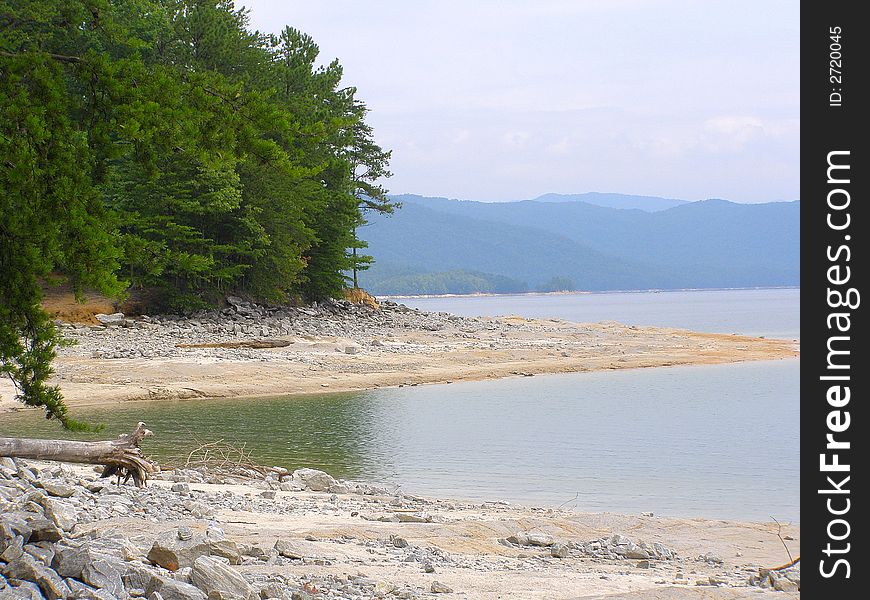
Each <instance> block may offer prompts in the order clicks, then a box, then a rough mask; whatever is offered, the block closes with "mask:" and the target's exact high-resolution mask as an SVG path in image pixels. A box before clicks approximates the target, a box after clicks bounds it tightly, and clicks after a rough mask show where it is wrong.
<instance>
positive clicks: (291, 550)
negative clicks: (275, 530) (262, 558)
mask: <svg viewBox="0 0 870 600" xmlns="http://www.w3.org/2000/svg"><path fill="white" fill-rule="evenodd" d="M275 551H276V552H277V553H278V555H279V556H283V557H284V558H290V559H292V560H301V559H302V558H303V557H304V556H305V554H304V553H303V552H302V550H301V549H300V548H298V547H297V546H296V545H295V544H293V543H292V542H289V541H287V540H282V539H279V540H278V541H276V542H275Z"/></svg>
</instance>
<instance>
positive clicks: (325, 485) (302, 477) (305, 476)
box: [291, 468, 338, 492]
mask: <svg viewBox="0 0 870 600" xmlns="http://www.w3.org/2000/svg"><path fill="white" fill-rule="evenodd" d="M291 478H292V479H293V481H297V482H299V483H301V484H302V485H304V486H305V488H307V489H309V490H311V491H312V492H327V491H329V488H330V487H331V486H333V485H336V484H337V483H338V482H337V481H336V480H335V479H333V477H332V476H331V475H329V474H328V473H324V472H323V471H318V470H317V469H307V468H305V469H296V470H295V471H293V475H292V476H291Z"/></svg>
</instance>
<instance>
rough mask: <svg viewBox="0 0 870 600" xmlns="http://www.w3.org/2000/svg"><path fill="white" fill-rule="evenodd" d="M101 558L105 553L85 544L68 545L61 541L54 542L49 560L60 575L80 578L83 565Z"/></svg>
mask: <svg viewBox="0 0 870 600" xmlns="http://www.w3.org/2000/svg"><path fill="white" fill-rule="evenodd" d="M101 558H106V555H104V554H101V553H99V552H96V551H95V550H93V549H91V548H89V547H88V546H87V545H81V546H70V545H67V544H66V543H62V544H56V545H55V547H54V559H53V560H52V561H51V566H52V568H53V569H54V570H55V571H57V572H58V574H60V576H61V577H72V578H74V579H82V571H84V569H85V566H87V565H89V564H92V563H93V562H94V561H96V560H99V559H101Z"/></svg>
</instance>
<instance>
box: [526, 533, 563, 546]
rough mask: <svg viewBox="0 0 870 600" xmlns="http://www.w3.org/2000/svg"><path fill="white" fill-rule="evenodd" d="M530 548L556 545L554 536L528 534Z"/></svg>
mask: <svg viewBox="0 0 870 600" xmlns="http://www.w3.org/2000/svg"><path fill="white" fill-rule="evenodd" d="M528 539H529V546H541V547H547V546H552V545H553V544H555V543H556V542H555V540H554V539H553V536H551V535H547V534H546V533H530V534H528Z"/></svg>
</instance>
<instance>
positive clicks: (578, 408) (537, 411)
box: [0, 360, 800, 520]
mask: <svg viewBox="0 0 870 600" xmlns="http://www.w3.org/2000/svg"><path fill="white" fill-rule="evenodd" d="M799 365H800V362H799V361H798V360H784V361H774V362H758V363H742V364H732V365H716V366H698V367H676V368H659V369H638V370H626V371H615V372H600V373H583V374H573V375H557V376H538V377H534V378H513V379H504V380H498V381H483V382H474V383H454V384H451V385H437V386H435V385H433V386H419V387H408V388H401V389H384V390H376V391H369V392H360V393H351V394H330V395H320V396H307V397H292V398H274V399H248V400H213V401H181V402H170V403H159V404H157V403H155V404H148V405H142V404H124V405H118V406H113V407H111V408H110V409H103V410H95V409H91V410H85V409H83V410H80V411H76V416H77V417H79V418H83V419H86V420H89V421H92V422H94V421H103V422H106V423H107V425H108V428H107V432H105V433H103V434H101V435H98V436H94V435H90V436H82V435H76V436H72V435H69V437H76V438H77V439H82V438H85V437H91V438H93V437H106V436H107V434H110V435H112V436H114V435H116V434H118V433H121V432H125V431H129V430H130V429H131V428H132V427H133V425H134V424H135V422H136V421H139V420H143V421H145V422H146V423H148V426H149V427H150V428H152V429H153V430H154V431H155V433H156V434H157V435H156V436H155V438H153V439H152V440H150V441H148V442H147V447H146V451H147V452H149V453H150V454H153V455H155V456H156V457H157V458H158V459H161V458H165V457H168V456H172V455H177V454H179V453H180V452H183V451H185V449H187V450H188V451H189V448H190V447H191V446H192V445H194V444H195V443H196V442H195V441H194V440H193V439H192V438H193V437H196V438H198V439H199V440H202V441H215V440H225V441H230V442H233V443H235V444H244V445H245V447H246V449H247V450H249V451H250V452H251V454H252V455H253V457H254V458H255V459H257V460H258V461H261V462H264V463H267V464H270V465H271V464H277V465H282V466H286V467H288V468H296V467H299V466H310V467H314V468H320V469H323V470H326V471H328V472H330V473H333V474H334V475H336V476H338V477H342V478H355V479H366V480H372V481H378V482H382V483H395V484H401V485H402V486H403V487H404V489H405V490H407V491H410V492H418V493H424V494H432V495H442V496H447V497H459V498H480V499H491V500H495V499H505V500H510V501H518V502H524V503H535V504H550V505H558V504H562V503H564V502H566V501H571V499H572V498H575V497H576V499H575V500H573V501H571V502H570V503H569V506H575V507H576V508H578V509H581V510H589V511H614V512H628V513H637V512H641V511H653V512H655V513H663V514H672V515H699V516H706V517H720V518H740V519H757V520H767V518H768V516H769V515H773V516H776V517H777V518H780V519H785V520H788V519H792V520H798V519H799V517H800V505H799V501H798V487H799V472H798V467H799V465H798V462H799V456H800V454H799V443H800V438H799V420H800V417H799V393H800V390H799V380H798V374H799ZM192 432H195V436H194V433H192ZM60 434H61V432H60V430H59V429H58V428H57V426H56V425H54V424H52V423H47V422H45V421H44V420H43V419H40V418H39V416H38V414H34V413H30V414H18V415H4V416H3V417H2V421H0V436H3V435H27V436H41V437H59V436H60ZM758 465H776V466H777V467H776V469H760V468H758Z"/></svg>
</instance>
